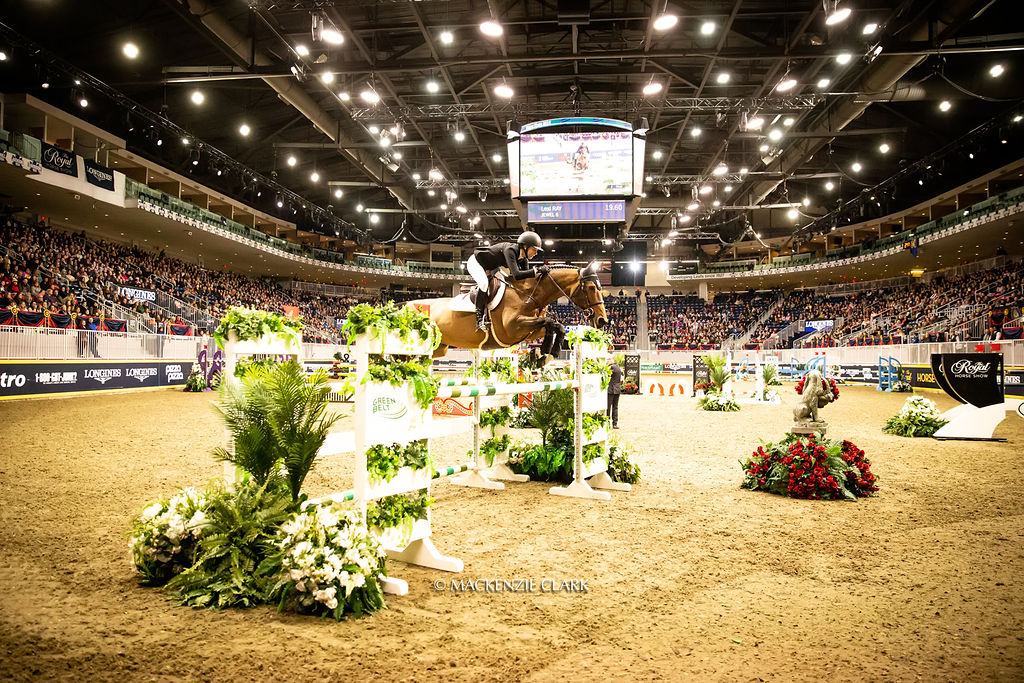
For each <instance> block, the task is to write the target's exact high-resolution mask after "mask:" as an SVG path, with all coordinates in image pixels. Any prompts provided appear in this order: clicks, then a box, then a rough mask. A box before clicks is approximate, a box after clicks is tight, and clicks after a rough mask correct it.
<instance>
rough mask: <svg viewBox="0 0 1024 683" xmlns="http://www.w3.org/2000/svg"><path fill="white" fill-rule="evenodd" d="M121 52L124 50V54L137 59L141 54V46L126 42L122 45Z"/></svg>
mask: <svg viewBox="0 0 1024 683" xmlns="http://www.w3.org/2000/svg"><path fill="white" fill-rule="evenodd" d="M121 52H123V53H124V56H125V57H127V58H128V59H135V58H136V57H138V56H139V46H138V45H136V44H135V43H130V42H129V43H125V44H124V45H123V46H122V47H121Z"/></svg>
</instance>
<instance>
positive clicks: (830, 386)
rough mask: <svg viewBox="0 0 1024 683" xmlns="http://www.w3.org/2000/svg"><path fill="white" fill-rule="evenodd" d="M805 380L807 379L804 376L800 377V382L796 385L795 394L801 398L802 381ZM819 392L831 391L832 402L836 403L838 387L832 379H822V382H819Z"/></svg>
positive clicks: (802, 390) (802, 393)
mask: <svg viewBox="0 0 1024 683" xmlns="http://www.w3.org/2000/svg"><path fill="white" fill-rule="evenodd" d="M805 379H807V377H806V376H804V377H801V378H800V381H799V382H797V383H796V393H798V394H800V395H801V396H803V395H804V380H805ZM821 390H822V391H826V392H827V391H831V392H832V400H833V401H838V400H839V385H838V384H837V383H836V381H835V380H834V379H825V378H822V380H821Z"/></svg>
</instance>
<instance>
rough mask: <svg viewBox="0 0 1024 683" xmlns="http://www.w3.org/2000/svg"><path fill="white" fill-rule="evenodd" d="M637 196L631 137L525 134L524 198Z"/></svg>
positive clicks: (625, 134) (622, 134)
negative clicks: (634, 183) (634, 193)
mask: <svg viewBox="0 0 1024 683" xmlns="http://www.w3.org/2000/svg"><path fill="white" fill-rule="evenodd" d="M632 193H633V134H632V133H631V132H626V131H621V130H604V131H591V132H555V133H525V132H524V133H523V134H522V136H521V137H520V140H519V195H520V196H522V197H565V196H572V195H584V196H585V195H595V196H601V195H605V196H607V195H617V196H629V195H631V194H632Z"/></svg>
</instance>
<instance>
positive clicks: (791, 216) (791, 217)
mask: <svg viewBox="0 0 1024 683" xmlns="http://www.w3.org/2000/svg"><path fill="white" fill-rule="evenodd" d="M786 215H787V216H788V217H789V220H791V221H795V220H796V218H797V216H799V215H800V212H799V211H797V210H796V209H790V210H789V211H787V212H786Z"/></svg>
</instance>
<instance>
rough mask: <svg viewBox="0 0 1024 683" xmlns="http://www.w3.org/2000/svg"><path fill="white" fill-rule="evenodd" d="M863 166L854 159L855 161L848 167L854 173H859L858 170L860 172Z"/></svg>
mask: <svg viewBox="0 0 1024 683" xmlns="http://www.w3.org/2000/svg"><path fill="white" fill-rule="evenodd" d="M863 168H864V167H863V166H861V164H860V162H859V161H855V162H853V165H852V166H850V169H851V170H852V171H853V172H854V173H860V172H861V170H862V169H863Z"/></svg>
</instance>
